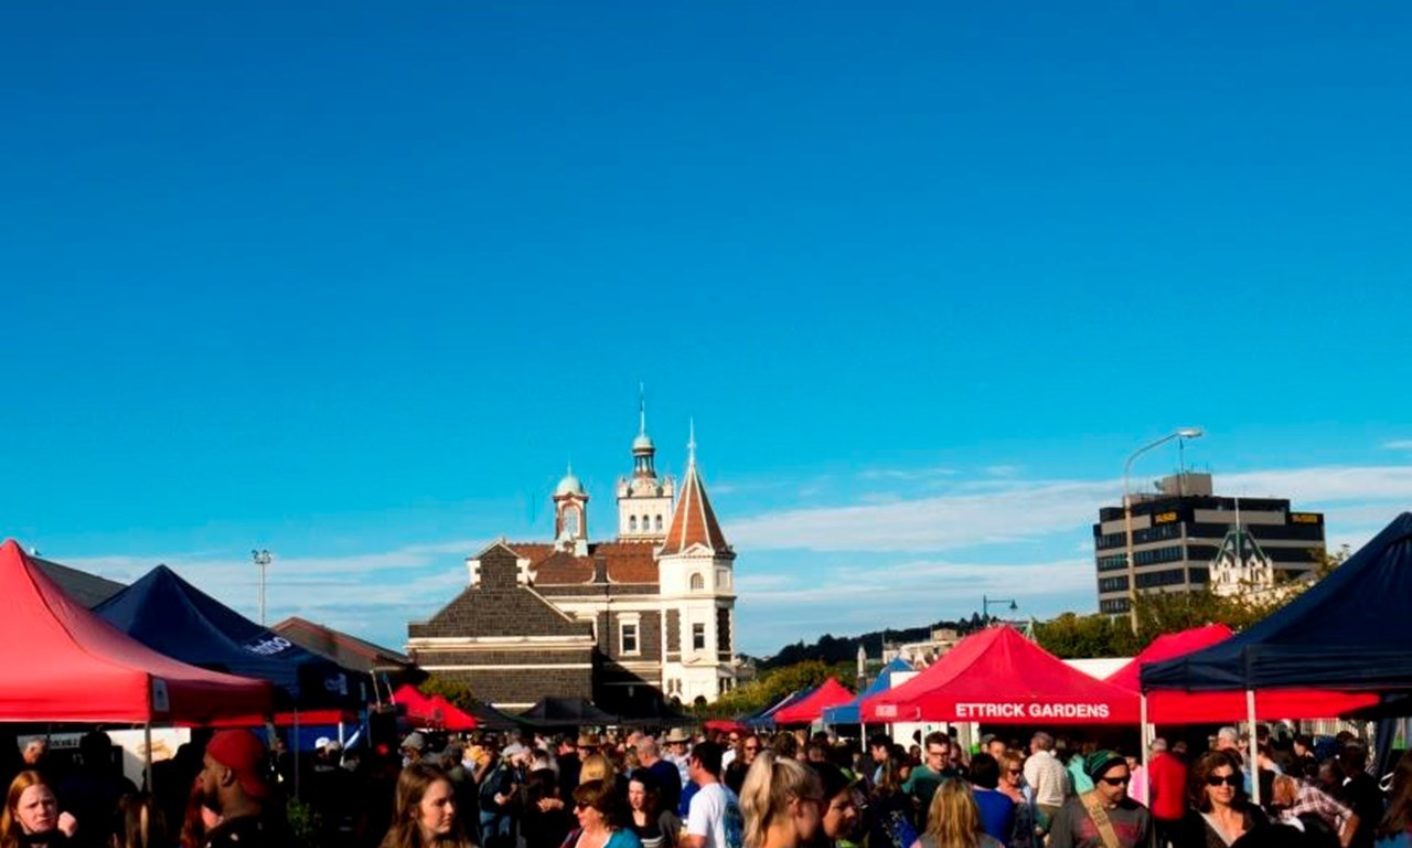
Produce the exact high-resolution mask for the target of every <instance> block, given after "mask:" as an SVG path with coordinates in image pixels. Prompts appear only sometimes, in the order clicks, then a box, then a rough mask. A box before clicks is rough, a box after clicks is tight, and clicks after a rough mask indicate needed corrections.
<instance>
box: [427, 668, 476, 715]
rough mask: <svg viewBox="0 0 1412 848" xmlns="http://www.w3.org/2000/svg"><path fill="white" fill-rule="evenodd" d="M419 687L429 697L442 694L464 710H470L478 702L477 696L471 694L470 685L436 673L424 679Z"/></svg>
mask: <svg viewBox="0 0 1412 848" xmlns="http://www.w3.org/2000/svg"><path fill="white" fill-rule="evenodd" d="M417 688H418V689H421V690H422V693H423V694H425V695H426V696H427V697H431V696H432V695H440V696H442V697H443V698H445V699H446V700H448V701H450V702H451V703H453V704H455V705H456V706H457V707H460V708H461V709H463V710H469V709H470V708H471V707H473V706H475V704H476V699H475V696H474V695H472V694H471V690H470V689H469V688H468V687H466V686H464V685H462V684H460V683H457V682H456V681H454V680H447V679H446V678H444V677H438V676H436V675H435V674H433V675H431V676H430V677H428V678H427V679H426V680H424V681H422V684H421V685H420V686H418V687H417Z"/></svg>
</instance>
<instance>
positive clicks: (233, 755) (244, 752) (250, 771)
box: [206, 730, 270, 798]
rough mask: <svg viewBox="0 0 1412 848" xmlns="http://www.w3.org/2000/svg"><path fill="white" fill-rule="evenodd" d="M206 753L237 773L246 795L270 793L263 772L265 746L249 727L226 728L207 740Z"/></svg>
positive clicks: (259, 796) (257, 795)
mask: <svg viewBox="0 0 1412 848" xmlns="http://www.w3.org/2000/svg"><path fill="white" fill-rule="evenodd" d="M206 756H208V757H210V758H211V759H213V760H215V761H216V762H218V763H220V764H221V765H223V766H225V767H226V768H228V769H230V770H231V771H232V772H234V773H235V778H236V780H238V781H240V788H241V789H244V790H245V794H246V795H251V796H254V797H256V798H263V797H265V796H266V795H268V794H269V791H270V789H269V787H268V786H266V785H265V779H264V777H263V776H262V775H261V771H262V769H263V767H264V764H265V745H264V743H263V742H261V741H260V740H259V739H256V738H255V734H253V733H251V732H250V731H248V730H222V731H220V732H219V733H217V734H216V735H215V736H212V737H211V741H210V742H208V743H206Z"/></svg>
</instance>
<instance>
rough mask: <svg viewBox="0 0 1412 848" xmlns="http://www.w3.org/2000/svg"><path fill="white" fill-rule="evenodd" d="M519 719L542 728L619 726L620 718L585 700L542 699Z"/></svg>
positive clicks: (521, 714)
mask: <svg viewBox="0 0 1412 848" xmlns="http://www.w3.org/2000/svg"><path fill="white" fill-rule="evenodd" d="M519 719H520V720H521V721H523V722H525V723H527V724H536V725H540V726H542V727H582V726H585V725H597V726H606V725H610V724H617V723H618V717H617V716H615V715H613V714H612V713H609V712H605V711H603V710H600V709H599V708H598V707H596V706H594V704H593V703H591V702H589V701H585V700H584V699H583V698H547V697H546V698H540V699H539V701H538V703H536V704H535V705H534V706H532V707H530V708H529V709H527V710H525V711H524V712H523V713H520V715H519Z"/></svg>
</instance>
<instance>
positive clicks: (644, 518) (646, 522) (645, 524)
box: [642, 515, 652, 533]
mask: <svg viewBox="0 0 1412 848" xmlns="http://www.w3.org/2000/svg"><path fill="white" fill-rule="evenodd" d="M651 528H652V522H651V521H649V520H648V518H647V516H645V515H644V516H642V532H644V533H646V532H647V531H648V530H650V529H651Z"/></svg>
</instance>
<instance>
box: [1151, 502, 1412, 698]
mask: <svg viewBox="0 0 1412 848" xmlns="http://www.w3.org/2000/svg"><path fill="white" fill-rule="evenodd" d="M1409 609H1412V513H1406V512H1404V513H1402V514H1401V515H1399V516H1398V517H1397V518H1396V519H1395V520H1394V521H1393V522H1392V523H1391V524H1389V525H1388V526H1387V527H1386V528H1385V529H1384V530H1383V531H1382V532H1381V533H1379V534H1378V535H1377V536H1375V537H1374V538H1373V540H1372V541H1370V542H1369V543H1368V544H1367V545H1364V546H1363V548H1362V549H1360V550H1359V551H1358V552H1357V553H1356V554H1354V555H1353V556H1351V557H1349V558H1348V561H1347V562H1345V563H1344V564H1343V565H1341V566H1339V567H1338V568H1336V569H1334V571H1333V573H1332V574H1330V575H1329V576H1327V577H1325V578H1324V579H1323V580H1321V581H1320V582H1319V583H1318V585H1316V586H1314V587H1312V588H1310V589H1308V590H1307V591H1305V592H1304V594H1302V595H1300V596H1299V597H1298V598H1295V599H1294V600H1293V601H1291V602H1290V603H1289V604H1288V605H1287V606H1285V607H1284V608H1283V609H1280V610H1278V611H1276V612H1275V613H1274V614H1272V615H1271V616H1269V617H1268V618H1266V619H1265V620H1263V621H1261V622H1259V623H1258V624H1255V625H1254V626H1252V627H1250V628H1249V629H1248V630H1246V631H1245V632H1243V633H1239V634H1237V635H1235V636H1233V637H1231V638H1230V639H1227V640H1226V641H1224V642H1220V643H1218V644H1216V645H1212V646H1211V647H1209V648H1206V649H1204V650H1200V651H1196V652H1195V653H1192V654H1188V655H1187V656H1184V657H1180V658H1178V659H1175V660H1169V661H1167V662H1161V663H1153V664H1152V665H1147V666H1143V669H1142V688H1143V689H1187V690H1193V691H1207V690H1230V689H1274V688H1281V687H1301V688H1319V689H1340V690H1363V691H1381V692H1391V691H1397V690H1407V689H1412V627H1408V625H1407V615H1408V610H1409Z"/></svg>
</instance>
